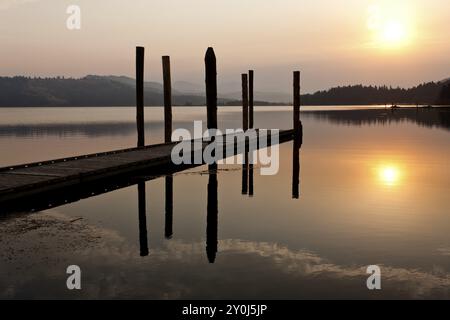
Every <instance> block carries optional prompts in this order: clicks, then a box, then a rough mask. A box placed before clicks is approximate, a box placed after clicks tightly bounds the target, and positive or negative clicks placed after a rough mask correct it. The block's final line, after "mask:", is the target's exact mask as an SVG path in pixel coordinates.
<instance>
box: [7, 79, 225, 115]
mask: <svg viewBox="0 0 450 320" xmlns="http://www.w3.org/2000/svg"><path fill="white" fill-rule="evenodd" d="M144 96H145V104H146V105H149V106H161V105H163V102H164V99H163V88H162V85H161V84H159V83H156V82H146V83H145V85H144ZM135 101H136V93H135V80H134V79H131V78H128V77H120V76H92V75H89V76H86V77H84V78H81V79H71V78H62V77H57V78H27V77H0V107H19V106H20V107H22V106H30V107H41V106H50V107H51V106H62V107H64V106H130V105H134V104H135ZM222 102H226V101H222ZM173 104H174V105H203V104H205V98H204V96H202V95H195V94H184V93H181V92H177V91H176V90H174V91H173Z"/></svg>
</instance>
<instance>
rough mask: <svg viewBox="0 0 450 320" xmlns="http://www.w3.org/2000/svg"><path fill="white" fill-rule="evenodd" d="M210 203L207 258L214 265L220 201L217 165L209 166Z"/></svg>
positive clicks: (208, 209)
mask: <svg viewBox="0 0 450 320" xmlns="http://www.w3.org/2000/svg"><path fill="white" fill-rule="evenodd" d="M208 170H209V177H208V195H207V197H208V200H207V201H208V203H207V217H206V256H207V257H208V261H209V263H214V262H215V260H216V254H217V244H218V240H217V235H218V232H217V228H218V215H219V209H218V200H217V198H218V197H217V187H218V186H217V164H211V165H209V166H208Z"/></svg>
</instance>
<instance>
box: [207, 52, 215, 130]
mask: <svg viewBox="0 0 450 320" xmlns="http://www.w3.org/2000/svg"><path fill="white" fill-rule="evenodd" d="M205 82H206V113H207V125H208V129H217V65H216V55H215V53H214V49H213V48H211V47H209V48H208V50H206V55H205Z"/></svg>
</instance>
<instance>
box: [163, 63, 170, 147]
mask: <svg viewBox="0 0 450 320" xmlns="http://www.w3.org/2000/svg"><path fill="white" fill-rule="evenodd" d="M162 68H163V82H164V142H166V143H167V142H171V141H172V80H171V77H170V57H169V56H163V57H162Z"/></svg>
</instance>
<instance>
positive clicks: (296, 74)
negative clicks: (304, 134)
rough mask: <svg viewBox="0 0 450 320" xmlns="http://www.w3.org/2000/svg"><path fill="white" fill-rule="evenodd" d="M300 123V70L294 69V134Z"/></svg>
mask: <svg viewBox="0 0 450 320" xmlns="http://www.w3.org/2000/svg"><path fill="white" fill-rule="evenodd" d="M299 124H300V71H294V134H296V135H297V134H298V131H299Z"/></svg>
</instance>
